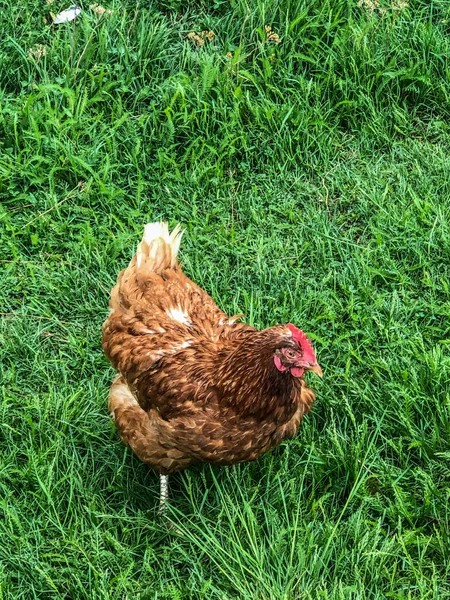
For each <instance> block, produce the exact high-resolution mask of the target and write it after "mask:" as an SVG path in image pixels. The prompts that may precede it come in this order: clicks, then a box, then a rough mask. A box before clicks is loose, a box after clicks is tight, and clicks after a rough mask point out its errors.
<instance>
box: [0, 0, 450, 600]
mask: <svg viewBox="0 0 450 600" xmlns="http://www.w3.org/2000/svg"><path fill="white" fill-rule="evenodd" d="M106 1H107V0H105V2H106ZM380 2H381V4H380V8H388V10H387V12H386V13H385V14H383V13H381V12H380V11H379V10H378V9H377V10H375V11H374V12H373V13H371V12H370V11H369V10H368V9H367V8H364V7H363V6H361V7H359V6H358V3H357V2H356V0H320V1H319V0H317V1H311V2H308V1H306V0H267V1H266V2H262V1H261V0H254V1H252V2H248V3H246V2H245V0H231V1H230V0H214V1H213V0H203V1H200V0H197V1H195V2H189V3H187V2H182V1H181V0H180V1H176V0H173V1H170V0H166V1H165V2H154V1H153V0H147V1H145V2H144V1H137V2H135V1H132V0H126V1H125V0H124V2H122V3H121V2H119V1H115V2H112V3H108V4H105V6H106V7H107V8H112V9H113V10H114V13H113V14H112V15H111V16H110V17H108V18H102V19H98V18H97V17H96V16H95V14H94V13H93V12H92V10H90V9H89V6H88V4H89V3H88V2H86V3H85V4H84V8H85V11H84V14H83V17H82V18H80V19H78V21H77V22H76V24H75V26H74V25H73V24H67V25H61V26H59V27H51V26H50V25H49V6H48V5H47V4H46V3H45V2H43V1H41V0H24V1H23V2H20V3H15V2H9V3H3V5H2V7H1V12H0V30H1V31H2V36H1V39H0V199H1V206H0V211H1V212H0V218H1V228H0V248H1V261H2V262H1V275H0V297H1V313H2V322H1V332H0V335H1V338H0V339H1V342H2V343H1V346H0V352H1V367H2V400H1V421H0V422H1V428H0V439H1V442H0V450H1V455H0V516H1V519H0V598H2V599H4V600H6V599H10V598H11V599H13V598H14V599H24V600H28V599H33V598H36V599H39V600H50V599H65V600H69V599H70V600H82V599H86V600H97V599H98V600H100V599H101V600H103V599H104V600H106V599H108V600H112V599H114V600H119V599H120V600H122V599H123V600H125V599H126V598H136V599H140V600H150V599H154V598H155V599H156V598H158V599H170V600H181V599H182V600H184V599H193V600H194V599H195V600H196V599H200V598H204V599H208V600H209V599H213V600H225V599H226V600H231V599H241V598H242V599H248V600H254V599H261V600H276V599H283V600H291V599H301V600H303V599H330V600H331V599H333V600H334V599H336V600H341V599H349V600H355V599H380V600H381V599H383V598H393V599H397V600H406V599H417V600H419V599H420V600H423V599H436V600H438V599H439V600H443V599H445V598H450V533H449V532H450V356H449V351H448V345H449V340H450V336H449V329H450V325H449V323H450V320H449V316H450V308H449V307H450V304H449V290H450V268H449V267H450V221H449V219H450V134H449V125H448V123H449V119H450V104H449V103H450V60H449V56H450V41H449V40H450V38H449V34H450V5H449V3H448V2H447V0H435V1H429V0H426V1H425V0H423V1H419V0H410V2H409V6H408V7H406V8H402V9H399V5H398V3H397V4H395V2H393V0H392V2H393V4H390V3H389V2H391V0H386V1H384V2H383V1H382V0H380ZM68 4H70V3H69V2H62V0H55V3H54V5H53V6H52V7H51V9H52V11H53V12H55V13H56V12H58V11H59V10H60V9H62V8H66V6H67V5H68ZM397 9H398V10H397ZM266 24H269V25H271V26H272V30H273V31H274V32H276V33H278V34H279V36H280V43H279V44H278V45H274V44H270V43H267V40H266V33H265V31H264V26H265V25H266ZM202 30H212V31H214V32H215V36H214V38H213V40H212V41H211V42H209V41H207V42H205V44H204V45H203V46H202V47H199V48H196V47H195V45H194V43H193V42H191V41H190V40H188V39H187V34H188V33H189V32H190V31H196V32H200V31H202ZM37 44H41V45H43V46H45V49H46V55H45V56H41V57H40V58H39V57H38V56H37V55H36V53H35V55H34V57H33V56H32V55H29V51H30V48H33V47H35V46H36V45H37ZM227 52H229V53H231V56H229V57H227V56H226V54H227ZM156 219H166V220H169V221H170V223H171V225H174V224H175V223H176V222H181V223H182V225H183V227H184V228H186V230H187V233H186V235H185V238H184V239H183V247H182V259H183V262H184V268H185V270H186V272H187V274H188V275H190V276H191V277H192V278H193V279H194V280H195V281H196V282H197V283H198V284H200V285H201V286H203V287H204V288H205V289H206V290H207V291H208V292H210V293H212V295H213V296H214V297H215V299H216V300H217V301H218V303H219V304H220V305H221V306H222V307H223V308H224V309H226V310H227V311H229V312H230V313H237V312H244V313H245V314H246V315H247V320H248V321H249V322H251V323H253V324H255V325H257V326H260V327H265V326H269V325H272V324H275V323H277V322H288V321H292V322H294V323H295V324H297V325H298V326H299V327H302V328H303V329H304V330H305V331H306V332H307V333H308V334H309V335H310V337H311V339H312V340H313V341H314V345H315V348H316V350H317V355H318V357H319V361H320V363H321V365H322V366H323V368H324V373H325V376H324V379H323V381H319V380H318V379H316V378H311V383H312V384H313V385H314V388H315V390H316V392H317V397H318V401H317V403H316V404H315V405H314V409H313V411H312V413H311V414H310V415H309V416H308V417H307V418H306V419H305V421H304V423H303V424H302V427H301V430H300V432H299V434H298V436H297V437H296V438H295V439H294V440H291V441H289V442H288V443H285V444H283V445H282V446H281V447H280V448H277V449H276V450H275V451H273V452H272V453H269V454H268V455H266V456H264V457H263V458H261V459H260V460H259V461H257V462H256V463H252V464H247V465H239V466H235V467H232V468H229V469H220V468H210V467H208V466H198V467H196V468H193V469H191V470H189V471H188V472H185V473H184V474H181V475H177V476H174V477H173V478H172V487H171V498H172V508H171V518H172V520H173V521H174V522H175V523H176V524H177V526H178V528H179V529H181V530H182V531H183V533H184V536H177V535H176V534H174V533H170V532H168V531H167V530H166V529H165V528H164V527H163V526H162V525H161V523H159V522H158V520H157V518H156V509H157V496H158V480H157V477H156V476H155V474H154V473H152V472H150V471H149V470H148V469H147V468H146V467H145V466H144V465H143V464H141V463H140V462H139V461H138V460H137V459H136V458H135V457H134V456H133V455H132V454H131V452H130V451H128V450H126V449H125V448H124V447H123V446H122V444H121V442H120V440H119V439H118V436H117V435H116V433H115V431H114V428H113V426H112V424H111V422H110V418H109V416H108V413H107V407H106V397H107V392H108V386H109V383H110V381H111V378H112V376H113V372H112V369H111V368H110V367H109V365H108V363H107V361H106V359H105V358H104V356H103V354H102V351H101V347H100V338H101V334H100V328H101V324H102V322H103V320H104V318H105V316H106V314H107V303H108V293H109V290H110V288H111V286H112V285H113V283H114V280H115V277H116V275H117V273H118V271H119V270H120V269H121V268H123V267H124V266H125V265H126V264H127V261H128V260H129V258H130V256H131V255H132V253H133V251H134V249H135V247H136V244H137V242H138V240H139V236H140V235H141V232H142V226H143V223H145V222H147V221H151V220H156Z"/></svg>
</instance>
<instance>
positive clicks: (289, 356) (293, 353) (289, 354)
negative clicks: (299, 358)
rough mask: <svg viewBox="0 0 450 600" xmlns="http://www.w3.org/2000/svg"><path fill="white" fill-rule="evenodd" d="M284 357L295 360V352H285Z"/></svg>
mask: <svg viewBox="0 0 450 600" xmlns="http://www.w3.org/2000/svg"><path fill="white" fill-rule="evenodd" d="M286 357H287V358H291V359H293V358H295V352H294V351H293V350H286Z"/></svg>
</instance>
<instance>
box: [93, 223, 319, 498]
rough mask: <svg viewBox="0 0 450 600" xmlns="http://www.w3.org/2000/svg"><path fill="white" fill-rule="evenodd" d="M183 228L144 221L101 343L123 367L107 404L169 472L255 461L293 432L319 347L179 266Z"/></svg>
mask: <svg viewBox="0 0 450 600" xmlns="http://www.w3.org/2000/svg"><path fill="white" fill-rule="evenodd" d="M181 236H182V233H181V231H180V228H179V226H178V227H176V228H175V229H174V230H173V231H172V233H171V234H170V235H169V231H168V227H167V224H166V223H151V224H148V225H146V226H145V231H144V237H143V239H142V241H141V243H140V244H139V246H138V248H137V252H136V255H135V256H134V257H133V259H132V260H131V262H130V264H129V265H128V267H127V268H126V269H124V270H123V271H122V272H121V273H120V274H119V277H118V281H117V285H116V286H115V287H114V288H113V290H112V293H111V300H110V303H109V306H110V314H109V316H108V318H107V319H106V321H105V323H104V324H103V349H104V351H105V353H106V355H107V357H108V358H109V360H110V361H111V364H112V365H113V367H115V368H116V369H117V371H118V372H119V374H118V375H117V377H116V378H115V380H114V382H113V384H112V386H111V390H110V393H109V409H110V411H111V414H112V416H113V418H114V422H115V424H116V427H117V429H118V431H119V435H120V437H121V438H122V440H123V442H124V443H125V444H127V445H128V446H130V448H131V449H132V450H133V451H134V452H135V453H136V454H137V456H138V457H139V458H140V459H141V460H142V461H143V462H144V463H146V464H148V465H150V466H151V467H152V468H153V469H155V470H156V471H157V472H158V473H159V474H160V476H161V498H160V506H161V508H164V506H165V502H166V500H167V494H168V477H167V476H168V475H169V474H170V473H175V472H176V471H181V470H182V469H185V468H186V467H188V466H189V465H191V464H193V463H198V462H206V463H214V464H220V465H231V464H233V463H238V462H244V461H250V460H255V459H256V458H258V457H259V456H260V455H261V454H263V453H264V452H266V451H267V450H269V449H270V448H272V447H273V446H276V445H278V444H280V442H282V441H283V440H285V439H286V438H289V437H292V436H293V435H295V433H296V431H297V428H298V426H299V424H300V421H301V419H302V416H303V415H304V414H305V413H307V412H308V411H309V410H310V408H311V404H312V402H313V401H314V393H313V392H312V391H311V390H310V389H309V388H308V387H307V385H306V382H305V380H304V379H303V375H304V373H305V371H308V370H312V371H314V372H315V373H317V374H318V375H319V376H322V371H321V369H320V367H319V365H318V364H317V360H316V357H315V354H314V350H313V348H312V346H311V343H310V342H309V340H308V339H307V338H306V336H305V334H304V333H303V332H301V331H300V330H299V329H297V328H296V327H294V326H293V325H291V324H289V325H277V326H275V327H271V328H269V329H265V330H263V331H258V330H256V329H254V328H253V327H250V326H249V325H245V324H243V323H237V322H236V321H237V319H239V316H237V317H228V316H227V315H226V314H225V313H224V312H223V311H221V310H220V308H218V307H217V305H216V304H215V302H214V301H213V300H212V298H210V296H208V294H207V293H206V292H204V291H203V290H202V289H201V288H199V287H198V286H197V285H196V284H195V283H193V282H192V281H191V280H190V279H189V278H188V277H186V275H184V273H183V272H182V270H181V267H180V266H179V264H178V260H177V253H178V248H179V245H180V241H181Z"/></svg>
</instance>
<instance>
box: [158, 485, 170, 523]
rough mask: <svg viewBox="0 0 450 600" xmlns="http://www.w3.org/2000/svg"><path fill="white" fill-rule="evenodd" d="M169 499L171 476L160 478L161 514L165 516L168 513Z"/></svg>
mask: <svg viewBox="0 0 450 600" xmlns="http://www.w3.org/2000/svg"><path fill="white" fill-rule="evenodd" d="M168 498H169V476H168V475H160V476H159V511H158V512H159V514H160V515H162V516H164V515H165V514H166V512H167V499H168Z"/></svg>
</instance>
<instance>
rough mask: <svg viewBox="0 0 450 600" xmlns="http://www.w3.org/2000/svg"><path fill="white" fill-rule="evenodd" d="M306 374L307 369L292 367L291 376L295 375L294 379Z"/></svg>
mask: <svg viewBox="0 0 450 600" xmlns="http://www.w3.org/2000/svg"><path fill="white" fill-rule="evenodd" d="M304 372H305V369H302V367H292V369H291V375H293V376H294V377H301V376H302V375H303V373H304Z"/></svg>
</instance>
